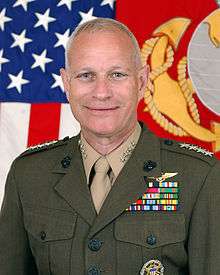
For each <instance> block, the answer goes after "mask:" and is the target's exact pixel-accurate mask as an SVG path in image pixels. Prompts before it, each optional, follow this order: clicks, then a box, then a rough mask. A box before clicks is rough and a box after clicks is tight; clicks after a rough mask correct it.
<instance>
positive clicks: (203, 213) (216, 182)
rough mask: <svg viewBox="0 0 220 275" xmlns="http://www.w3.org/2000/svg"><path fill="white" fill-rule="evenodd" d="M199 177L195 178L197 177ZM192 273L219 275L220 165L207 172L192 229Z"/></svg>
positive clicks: (194, 211)
mask: <svg viewBox="0 0 220 275" xmlns="http://www.w3.org/2000/svg"><path fill="white" fill-rule="evenodd" d="M195 180H196V179H195ZM188 254H189V270H190V275H198V274H199V275H217V274H220V273H219V272H220V164H219V162H218V163H217V164H216V165H215V166H214V167H213V168H212V169H211V171H210V172H209V174H208V175H207V177H206V179H205V182H204V185H203V187H202V189H201V190H200V193H199V195H198V197H197V200H196V203H195V206H194V209H193V213H192V217H191V222H190V228H189V241H188Z"/></svg>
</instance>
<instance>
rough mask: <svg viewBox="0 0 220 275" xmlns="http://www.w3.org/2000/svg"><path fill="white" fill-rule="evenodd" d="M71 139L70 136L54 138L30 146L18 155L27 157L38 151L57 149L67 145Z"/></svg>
mask: <svg viewBox="0 0 220 275" xmlns="http://www.w3.org/2000/svg"><path fill="white" fill-rule="evenodd" d="M69 141H70V138H69V137H65V138H63V139H61V140H52V141H48V142H44V143H40V144H37V145H34V146H30V147H28V148H27V149H26V150H25V151H24V152H23V153H21V154H20V155H19V156H18V159H20V158H25V157H27V156H30V155H34V154H37V153H43V152H47V151H51V150H56V149H57V148H58V147H61V146H65V145H66V144H67V143H68V142H69Z"/></svg>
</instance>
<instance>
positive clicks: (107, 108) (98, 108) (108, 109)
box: [86, 106, 119, 112]
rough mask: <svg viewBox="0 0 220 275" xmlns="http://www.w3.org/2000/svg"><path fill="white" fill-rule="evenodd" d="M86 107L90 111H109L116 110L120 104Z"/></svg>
mask: <svg viewBox="0 0 220 275" xmlns="http://www.w3.org/2000/svg"><path fill="white" fill-rule="evenodd" d="M86 108H87V109H88V110H90V111H97V112H108V111H115V110H117V109H118V108H119V107H118V106H115V107H88V106H86Z"/></svg>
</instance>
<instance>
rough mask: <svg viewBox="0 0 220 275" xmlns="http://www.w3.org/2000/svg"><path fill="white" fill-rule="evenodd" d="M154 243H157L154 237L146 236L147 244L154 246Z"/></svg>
mask: <svg viewBox="0 0 220 275" xmlns="http://www.w3.org/2000/svg"><path fill="white" fill-rule="evenodd" d="M156 242H157V239H156V237H155V236H154V235H150V236H147V244H149V245H155V244H156Z"/></svg>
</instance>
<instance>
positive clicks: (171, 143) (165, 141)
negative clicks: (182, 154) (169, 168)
mask: <svg viewBox="0 0 220 275" xmlns="http://www.w3.org/2000/svg"><path fill="white" fill-rule="evenodd" d="M164 143H165V144H166V145H169V146H171V145H173V141H172V140H170V139H166V140H164Z"/></svg>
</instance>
